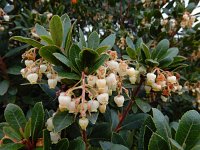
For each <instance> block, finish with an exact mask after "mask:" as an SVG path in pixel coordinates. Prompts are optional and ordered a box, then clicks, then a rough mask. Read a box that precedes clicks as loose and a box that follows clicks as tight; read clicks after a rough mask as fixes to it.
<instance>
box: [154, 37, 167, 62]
mask: <svg viewBox="0 0 200 150" xmlns="http://www.w3.org/2000/svg"><path fill="white" fill-rule="evenodd" d="M168 48H169V40H167V39H163V40H161V41H160V42H159V43H158V45H157V46H156V49H154V50H153V51H152V58H153V59H155V58H158V59H159V58H160V57H162V56H163V55H165V54H166V53H167V50H168Z"/></svg>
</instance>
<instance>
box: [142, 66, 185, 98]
mask: <svg viewBox="0 0 200 150" xmlns="http://www.w3.org/2000/svg"><path fill="white" fill-rule="evenodd" d="M179 78H180V77H179V75H178V74H176V75H173V72H169V71H161V70H160V69H159V68H156V69H155V70H154V71H153V72H151V73H147V75H146V83H145V91H146V93H150V92H151V91H154V92H159V91H160V92H161V93H162V95H161V99H162V100H163V101H165V102H166V101H167V98H168V96H170V94H171V92H177V93H179V94H182V92H181V91H182V86H181V85H179V83H178V79H179Z"/></svg>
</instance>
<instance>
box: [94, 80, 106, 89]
mask: <svg viewBox="0 0 200 150" xmlns="http://www.w3.org/2000/svg"><path fill="white" fill-rule="evenodd" d="M96 85H97V87H98V88H105V87H106V79H97V81H96Z"/></svg>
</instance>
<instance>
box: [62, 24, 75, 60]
mask: <svg viewBox="0 0 200 150" xmlns="http://www.w3.org/2000/svg"><path fill="white" fill-rule="evenodd" d="M75 24H76V21H74V23H73V24H72V26H71V28H70V30H69V32H68V34H67V39H66V42H65V47H64V49H65V54H66V56H67V57H69V49H70V48H71V44H72V31H73V28H74V26H75Z"/></svg>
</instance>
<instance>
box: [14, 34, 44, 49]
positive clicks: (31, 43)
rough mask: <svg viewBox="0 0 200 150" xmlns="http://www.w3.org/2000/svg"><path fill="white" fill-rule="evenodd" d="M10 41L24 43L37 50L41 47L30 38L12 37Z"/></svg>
mask: <svg viewBox="0 0 200 150" xmlns="http://www.w3.org/2000/svg"><path fill="white" fill-rule="evenodd" d="M10 39H11V40H17V41H20V42H24V43H27V44H29V45H31V46H33V47H37V48H41V47H42V46H43V45H42V44H41V43H39V42H38V41H35V40H33V39H31V38H26V37H23V36H13V37H11V38H10Z"/></svg>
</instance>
